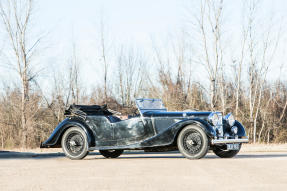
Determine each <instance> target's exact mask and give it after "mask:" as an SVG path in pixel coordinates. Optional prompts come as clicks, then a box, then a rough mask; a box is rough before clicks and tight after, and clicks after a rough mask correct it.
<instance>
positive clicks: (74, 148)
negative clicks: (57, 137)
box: [61, 127, 89, 160]
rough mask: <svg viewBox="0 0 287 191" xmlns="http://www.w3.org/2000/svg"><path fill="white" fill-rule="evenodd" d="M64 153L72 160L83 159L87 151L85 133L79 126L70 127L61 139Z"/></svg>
mask: <svg viewBox="0 0 287 191" xmlns="http://www.w3.org/2000/svg"><path fill="white" fill-rule="evenodd" d="M61 145H62V149H63V151H64V153H65V155H66V156H67V157H68V158H70V159H72V160H79V159H83V158H85V157H86V156H87V154H88V153H89V151H88V141H87V135H86V133H85V132H84V130H83V129H81V128H80V127H71V128H69V129H68V130H66V132H65V133H64V135H63V137H62V141H61Z"/></svg>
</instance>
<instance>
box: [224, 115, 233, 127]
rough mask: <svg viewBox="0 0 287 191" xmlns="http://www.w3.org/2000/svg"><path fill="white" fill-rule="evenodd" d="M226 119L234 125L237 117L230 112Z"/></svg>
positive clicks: (230, 124)
mask: <svg viewBox="0 0 287 191" xmlns="http://www.w3.org/2000/svg"><path fill="white" fill-rule="evenodd" d="M224 119H225V120H226V121H227V123H228V124H229V126H230V127H232V126H233V125H234V124H235V119H234V116H233V115H232V113H228V114H227V115H226V116H225V117H224Z"/></svg>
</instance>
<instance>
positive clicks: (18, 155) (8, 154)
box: [0, 151, 287, 160]
mask: <svg viewBox="0 0 287 191" xmlns="http://www.w3.org/2000/svg"><path fill="white" fill-rule="evenodd" d="M93 156H95V157H93ZM52 158H65V155H64V153H62V152H55V153H33V152H16V151H0V160H1V159H40V160H41V159H52ZM149 158H150V159H161V158H163V159H166V158H169V159H176V158H184V157H183V156H182V155H181V154H180V153H179V152H178V151H173V152H143V151H126V152H124V154H123V155H121V156H120V157H119V158H118V159H149ZM245 158H248V159H252V158H254V159H259V158H287V152H286V153H282V152H280V153H275V152H269V153H262V154H261V153H255V154H253V153H252V154H251V153H242V154H240V153H239V154H238V155H237V156H236V157H235V159H245ZM85 159H87V160H95V159H105V158H104V157H103V156H102V155H101V154H100V153H99V152H90V153H89V155H88V157H87V158H85ZM204 159H219V157H217V156H216V155H214V154H208V155H206V156H205V157H204Z"/></svg>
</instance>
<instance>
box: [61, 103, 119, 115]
mask: <svg viewBox="0 0 287 191" xmlns="http://www.w3.org/2000/svg"><path fill="white" fill-rule="evenodd" d="M112 114H113V113H112V112H110V111H109V110H108V108H107V105H103V106H100V105H75V104H73V105H70V107H69V108H68V109H66V110H65V113H64V115H66V116H72V115H76V116H79V117H84V118H85V117H86V116H87V115H112Z"/></svg>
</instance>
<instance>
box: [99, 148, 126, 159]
mask: <svg viewBox="0 0 287 191" xmlns="http://www.w3.org/2000/svg"><path fill="white" fill-rule="evenodd" d="M99 151H100V153H101V155H103V156H104V157H106V158H117V157H119V156H120V155H121V154H123V152H124V150H121V149H118V150H99Z"/></svg>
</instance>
